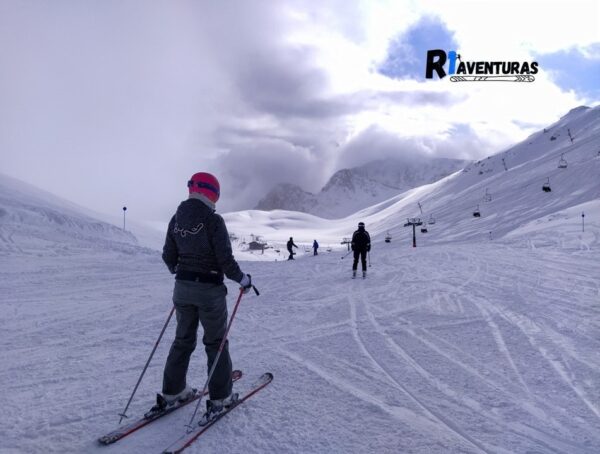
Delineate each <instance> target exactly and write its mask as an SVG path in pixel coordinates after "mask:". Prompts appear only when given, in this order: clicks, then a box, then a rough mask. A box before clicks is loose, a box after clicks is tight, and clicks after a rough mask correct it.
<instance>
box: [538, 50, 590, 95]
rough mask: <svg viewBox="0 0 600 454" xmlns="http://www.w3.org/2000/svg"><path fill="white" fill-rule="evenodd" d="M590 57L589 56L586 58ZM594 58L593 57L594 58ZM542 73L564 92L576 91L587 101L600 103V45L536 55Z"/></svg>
mask: <svg viewBox="0 0 600 454" xmlns="http://www.w3.org/2000/svg"><path fill="white" fill-rule="evenodd" d="M586 55H589V56H586ZM592 56H593V57H592ZM536 60H537V61H538V62H539V63H540V70H541V71H549V72H550V77H551V78H552V80H553V81H554V83H556V84H557V85H558V86H559V87H560V88H562V89H563V90H574V91H575V92H576V93H577V94H578V95H579V96H581V97H584V98H587V99H586V101H588V102H589V101H600V43H595V44H592V45H590V46H589V47H587V48H585V49H583V50H582V49H578V48H571V49H568V50H561V51H558V52H554V53H551V54H540V55H536Z"/></svg>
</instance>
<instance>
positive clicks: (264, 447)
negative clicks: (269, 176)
mask: <svg viewBox="0 0 600 454" xmlns="http://www.w3.org/2000/svg"><path fill="white" fill-rule="evenodd" d="M585 208H586V210H587V209H588V207H585ZM590 212H591V211H590ZM596 212H597V211H596ZM590 217H593V216H590ZM306 220H307V219H298V220H297V221H291V222H292V223H293V222H305V221H306ZM248 221H249V224H248V225H247V227H246V228H247V229H250V228H252V226H253V224H254V223H253V222H252V221H256V218H248ZM292 225H293V224H292ZM529 227H530V226H529ZM529 227H527V226H524V227H523V228H529ZM589 227H590V233H591V232H595V234H596V235H598V232H599V231H600V229H599V227H600V226H599V225H598V222H597V221H595V225H590V226H589ZM570 229H572V226H571V225H569V224H568V222H567V221H565V223H563V221H562V220H561V221H560V223H556V224H555V227H554V230H553V231H552V232H550V233H549V235H548V237H547V238H546V235H545V234H544V232H543V231H539V232H538V233H536V242H537V241H540V244H542V245H543V244H546V245H547V247H544V248H539V247H538V248H536V249H533V248H522V247H514V246H513V245H512V244H511V243H510V242H508V243H505V242H496V241H492V242H490V241H478V242H472V243H471V242H466V243H447V244H438V245H428V246H427V247H419V248H417V249H413V248H410V247H404V246H403V245H398V244H397V242H396V240H394V241H393V242H392V243H391V244H385V243H383V242H382V241H381V240H376V243H375V245H374V247H373V251H372V253H371V262H372V266H371V267H369V268H368V277H367V279H366V280H364V281H363V280H362V279H359V280H351V279H349V276H350V263H349V261H348V259H346V260H340V257H341V256H342V254H340V253H335V252H334V253H330V254H320V255H319V256H317V257H312V256H311V257H305V258H301V259H300V260H296V261H294V262H243V263H242V264H241V265H242V268H243V270H244V271H245V272H247V273H251V274H252V277H253V282H254V283H255V284H256V285H257V286H258V288H259V289H260V291H261V296H259V297H256V296H254V295H253V294H249V295H247V296H244V298H243V300H242V303H241V305H240V308H239V310H238V312H237V315H236V319H235V321H234V324H233V326H232V330H231V332H230V343H229V349H230V352H231V355H232V359H233V364H234V367H236V368H241V369H242V370H243V371H244V378H243V379H242V380H241V381H240V382H239V383H238V384H237V385H236V388H237V389H238V390H239V391H241V392H243V390H244V389H247V386H248V385H250V383H251V382H252V381H253V380H254V378H255V377H258V375H260V374H261V373H263V372H264V371H267V370H268V371H271V372H272V373H273V374H274V376H275V379H274V381H273V383H272V384H271V385H269V387H268V388H267V389H265V390H264V391H263V392H261V393H260V394H259V395H257V396H256V397H254V398H252V399H251V400H249V401H248V402H247V403H246V404H244V405H243V406H242V407H240V408H239V409H236V410H235V411H234V412H232V413H231V414H230V415H228V416H227V417H226V418H224V419H223V420H222V421H220V422H219V423H218V424H217V425H216V426H214V427H213V428H211V429H210V430H208V431H207V432H206V434H205V435H203V436H202V437H201V438H200V439H199V440H197V441H196V442H195V443H194V444H193V445H192V446H191V447H190V448H189V449H188V450H186V453H187V452H189V453H190V454H204V453H229V454H262V453H265V452H269V453H311V454H312V453H315V454H320V453H324V452H327V453H350V454H363V453H370V452H377V453H385V454H388V453H389V454H396V453H419V454H420V453H427V454H479V453H494V454H495V453H500V454H513V453H555V454H558V453H569V454H597V453H598V452H600V394H599V393H598V383H600V354H599V352H600V327H599V326H598V320H600V306H599V301H600V290H599V288H600V287H599V283H598V276H600V247H599V246H600V245H599V244H598V242H597V240H596V242H595V243H593V242H589V241H588V240H589V239H590V238H584V239H583V244H586V245H587V246H588V247H587V248H579V249H578V250H571V249H569V250H562V249H560V248H557V247H556V245H557V244H556V243H554V242H553V238H554V235H555V233H558V234H560V236H561V237H562V238H567V237H569V235H570V233H569V231H570ZM587 233H588V232H587V229H586V234H587ZM544 238H546V240H547V241H544ZM592 238H593V237H592ZM172 286H173V281H172V276H171V275H170V274H169V273H168V272H167V270H166V269H165V267H164V265H163V264H162V263H160V258H158V257H155V258H154V259H152V258H150V259H149V258H148V257H146V256H140V255H139V254H132V255H127V254H117V253H112V254H97V253H93V254H78V255H73V256H64V255H59V256H56V257H40V258H36V260H31V258H30V257H26V256H24V257H22V258H15V257H13V260H11V261H10V263H9V261H4V260H0V307H1V308H2V310H1V311H0V322H1V323H2V329H1V330H0V348H1V351H2V368H0V383H2V390H3V399H4V402H3V404H4V411H3V412H1V413H0V436H1V440H0V452H2V453H3V454H4V453H6V454H38V453H39V454H42V453H44V454H48V453H64V452H69V453H75V454H78V453H85V454H125V453H127V454H148V453H151V454H152V453H156V454H158V453H159V452H161V450H162V449H164V448H165V447H167V446H168V445H169V444H170V443H171V442H173V441H174V440H175V439H177V438H178V437H179V436H180V435H182V434H183V433H184V432H185V430H186V427H185V424H187V423H188V422H189V419H190V417H191V413H192V411H193V409H191V408H189V407H188V408H186V409H183V410H180V411H178V412H176V413H174V414H173V415H171V416H168V417H166V418H164V419H163V420H161V421H158V422H156V423H153V424H152V425H151V426H150V427H148V428H144V429H142V430H140V431H139V432H137V433H135V434H133V435H131V436H130V437H128V438H127V439H125V440H122V441H121V442H119V443H117V444H115V445H113V446H109V447H101V446H98V445H97V444H96V442H95V440H96V438H97V437H99V436H101V435H104V434H105V433H107V432H108V431H110V430H112V429H114V428H115V427H116V426H117V423H118V420H119V416H118V414H119V413H120V412H122V410H123V408H124V407H125V404H126V402H127V400H128V398H129V396H130V394H131V392H132V390H133V387H134V385H135V383H136V380H137V379H138V377H139V374H140V372H141V370H142V368H143V366H144V364H145V362H146V360H147V358H148V355H149V354H150V351H151V350H152V347H153V345H154V343H155V341H156V339H157V337H158V335H159V333H160V331H161V328H162V327H163V325H164V323H165V321H166V319H167V315H168V313H169V311H170V309H171V307H172V302H171V293H172V288H173V287H172ZM228 287H229V297H228V300H229V304H230V313H231V308H232V304H233V302H234V300H235V296H236V295H237V293H238V290H237V286H236V285H235V284H234V283H231V282H228ZM174 327H175V323H174V320H172V321H171V324H170V325H169V327H168V329H167V330H166V332H165V335H164V337H163V339H162V342H161V343H160V345H159V347H158V349H157V351H156V353H155V355H154V358H153V360H152V362H151V364H150V367H149V368H148V370H147V372H146V375H145V376H144V379H143V380H142V382H141V385H140V387H139V389H138V390H137V393H136V396H135V398H134V400H133V402H132V404H131V407H130V408H129V411H128V415H130V416H131V417H134V416H137V415H140V414H142V413H143V412H144V411H146V410H147V409H148V408H149V407H150V406H151V405H152V404H153V403H154V399H155V393H156V392H159V391H160V389H161V382H162V369H163V366H164V363H165V359H166V356H167V354H168V350H169V346H170V344H171V342H172V341H173V339H174V335H175V329H174ZM205 379H206V361H205V359H204V353H203V351H202V349H201V348H200V346H199V348H198V349H197V351H196V353H195V354H194V355H193V356H192V361H191V363H190V368H189V372H188V382H189V383H190V385H192V386H196V387H201V386H202V384H203V383H204V381H205Z"/></svg>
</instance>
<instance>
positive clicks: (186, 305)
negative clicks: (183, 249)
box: [162, 280, 232, 399]
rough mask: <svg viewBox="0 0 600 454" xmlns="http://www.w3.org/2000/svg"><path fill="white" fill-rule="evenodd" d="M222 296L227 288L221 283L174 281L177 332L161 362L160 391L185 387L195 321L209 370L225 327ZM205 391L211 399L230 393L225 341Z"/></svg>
mask: <svg viewBox="0 0 600 454" xmlns="http://www.w3.org/2000/svg"><path fill="white" fill-rule="evenodd" d="M226 295H227V287H225V285H223V284H212V283H204V282H193V281H182V280H176V281H175V289H174V290H173V304H175V310H176V314H177V331H176V333H175V340H174V341H173V344H172V345H171V350H170V351H169V356H168V358H167V363H166V364H165V370H164V374H163V390H162V391H163V394H177V393H180V392H181V391H183V390H184V389H185V386H186V375H187V371H188V366H189V363H190V357H191V355H192V352H193V351H194V350H195V348H196V338H197V331H198V325H199V323H201V324H202V328H203V329H204V336H203V337H202V342H203V343H204V349H205V351H206V356H207V360H208V361H207V368H208V370H209V371H210V369H211V367H212V365H213V362H214V360H215V357H216V356H217V351H218V349H219V345H220V344H221V341H222V340H223V336H224V335H225V330H226V329H227V302H226V299H225V297H226ZM208 390H209V393H210V398H211V399H223V398H225V397H227V396H229V395H230V394H231V390H232V381H231V358H230V356H229V348H228V342H226V343H225V346H224V348H223V351H222V352H221V356H220V358H219V362H218V363H217V367H216V368H215V372H214V374H213V376H212V378H211V380H210V383H209V384H208Z"/></svg>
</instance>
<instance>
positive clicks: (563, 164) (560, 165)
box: [558, 153, 567, 169]
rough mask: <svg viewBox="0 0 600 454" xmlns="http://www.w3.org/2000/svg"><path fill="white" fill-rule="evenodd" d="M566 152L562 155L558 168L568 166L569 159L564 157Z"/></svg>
mask: <svg viewBox="0 0 600 454" xmlns="http://www.w3.org/2000/svg"><path fill="white" fill-rule="evenodd" d="M564 155H565V154H564V153H563V154H561V155H560V160H559V161H558V168H559V169H566V168H567V160H566V159H565V158H564Z"/></svg>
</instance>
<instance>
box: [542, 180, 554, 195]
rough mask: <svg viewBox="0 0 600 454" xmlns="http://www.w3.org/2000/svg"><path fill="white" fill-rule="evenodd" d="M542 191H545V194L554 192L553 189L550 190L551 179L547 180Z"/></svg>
mask: <svg viewBox="0 0 600 454" xmlns="http://www.w3.org/2000/svg"><path fill="white" fill-rule="evenodd" d="M542 191H544V192H551V191H552V188H550V177H548V178H546V182H545V183H544V186H542Z"/></svg>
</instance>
